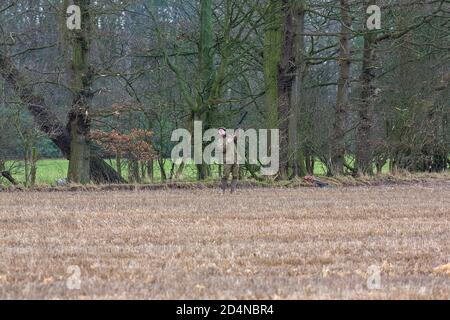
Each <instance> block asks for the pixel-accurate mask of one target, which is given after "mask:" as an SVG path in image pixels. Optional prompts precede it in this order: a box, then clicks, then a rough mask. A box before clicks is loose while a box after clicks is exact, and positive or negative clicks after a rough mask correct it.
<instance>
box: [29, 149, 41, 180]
mask: <svg viewBox="0 0 450 320" xmlns="http://www.w3.org/2000/svg"><path fill="white" fill-rule="evenodd" d="M38 157H39V155H38V153H37V149H36V147H33V148H32V149H31V157H30V186H32V187H33V186H35V185H36V174H37V162H38Z"/></svg>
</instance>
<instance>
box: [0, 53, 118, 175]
mask: <svg viewBox="0 0 450 320" xmlns="http://www.w3.org/2000/svg"><path fill="white" fill-rule="evenodd" d="M0 75H1V76H2V78H3V79H5V81H6V83H8V84H9V86H10V87H11V88H12V89H13V90H14V92H15V93H16V94H17V96H18V97H19V98H20V99H21V100H22V101H23V102H24V104H26V106H27V108H28V111H29V112H30V114H31V115H32V116H33V119H34V122H35V124H36V127H37V128H39V130H41V131H42V132H44V133H45V134H47V136H48V137H49V139H50V140H52V141H53V143H54V144H55V145H56V146H57V147H58V149H59V150H61V152H62V154H63V155H64V157H66V158H67V159H68V158H69V156H70V144H71V137H70V135H69V132H68V130H67V128H66V127H64V126H63V125H62V124H61V122H60V121H59V120H58V118H57V117H56V115H55V114H54V113H53V112H51V111H50V109H49V108H48V106H47V105H46V103H45V100H44V98H43V97H42V96H40V95H37V94H35V93H34V92H33V89H32V86H31V85H30V83H29V81H28V80H27V79H26V78H25V77H24V76H23V75H22V74H21V73H20V72H19V71H18V70H17V68H16V67H15V66H14V64H13V63H12V61H11V60H10V59H9V58H8V57H7V56H6V55H5V54H2V53H0ZM89 167H90V178H91V180H92V181H94V182H96V183H126V181H125V180H124V179H123V178H122V177H121V176H119V175H118V174H117V172H116V171H114V170H113V169H112V168H111V167H110V166H109V165H108V164H107V163H106V162H105V161H103V159H101V158H100V157H99V156H98V155H94V154H91V156H90V166H89Z"/></svg>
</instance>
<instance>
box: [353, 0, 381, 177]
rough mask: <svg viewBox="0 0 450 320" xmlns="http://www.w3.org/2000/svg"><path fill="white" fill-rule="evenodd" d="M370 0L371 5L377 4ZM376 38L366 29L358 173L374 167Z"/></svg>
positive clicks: (357, 161)
mask: <svg viewBox="0 0 450 320" xmlns="http://www.w3.org/2000/svg"><path fill="white" fill-rule="evenodd" d="M375 2H376V1H375V0H370V1H369V5H372V4H375ZM375 40H376V33H374V32H371V31H368V30H366V33H365V35H364V54H363V65H362V72H361V77H360V81H361V87H362V89H361V101H360V105H359V109H358V127H357V130H356V168H357V171H358V174H369V175H372V174H373V168H372V156H373V145H372V127H373V108H374V103H375V87H374V80H375V69H376V66H375Z"/></svg>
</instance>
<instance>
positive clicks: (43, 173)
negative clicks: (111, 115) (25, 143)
mask: <svg viewBox="0 0 450 320" xmlns="http://www.w3.org/2000/svg"><path fill="white" fill-rule="evenodd" d="M106 161H107V162H108V163H109V164H110V165H111V166H113V167H114V168H115V166H116V162H115V160H106ZM124 163H125V162H124ZM68 166H69V162H68V161H67V160H62V159H48V160H39V161H38V169H37V177H36V180H37V181H36V184H37V185H55V184H56V181H57V180H58V179H65V178H66V177H67V170H68ZM6 167H7V168H8V169H11V172H12V173H13V176H14V178H15V179H16V180H17V181H18V182H19V183H22V184H23V183H24V181H25V178H24V168H23V162H22V161H8V162H7V163H6ZM171 167H172V162H171V161H170V160H167V161H166V163H165V170H166V172H167V174H169V172H170V169H171ZM388 172H389V166H388V165H386V166H385V167H384V168H383V173H388ZM325 173H326V171H325V166H324V165H323V164H322V163H319V162H317V163H316V165H315V170H314V174H315V175H317V176H320V175H324V174H325ZM122 174H123V175H124V176H125V177H127V176H128V170H127V166H126V165H123V169H122ZM154 177H155V180H154V181H155V182H159V181H161V171H160V169H159V165H158V163H157V162H156V161H155V163H154ZM196 178H197V170H196V167H195V165H194V164H189V165H187V166H186V167H185V169H184V171H183V175H182V179H183V180H185V181H196ZM218 178H219V166H217V165H215V166H213V167H212V177H211V178H210V179H211V180H215V179H218ZM145 182H150V181H145Z"/></svg>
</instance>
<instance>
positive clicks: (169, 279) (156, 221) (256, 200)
mask: <svg viewBox="0 0 450 320" xmlns="http://www.w3.org/2000/svg"><path fill="white" fill-rule="evenodd" d="M0 235H1V237H0V251H1V254H0V298H1V299H13V298H14V299H15V298H19V299H24V298H27V299H28V298H31V299H36V298H37V299H67V298H68V299H102V298H106V299H109V298H113V299H134V298H137V299H222V298H223V299H235V298H237V299H253V298H257V299H317V298H320V299H359V298H362V299H378V298H382V299H415V298H418V299H449V298H450V265H448V263H450V184H448V183H441V184H436V185H433V184H431V185H417V186H378V187H370V188H362V187H355V188H332V189H323V190H320V189H311V188H299V189H257V190H241V191H240V192H239V194H237V195H233V196H231V195H227V196H225V197H223V196H221V195H220V194H219V193H218V192H216V191H212V190H167V191H140V192H139V191H136V192H130V191H128V192H65V193H64V192H54V193H45V192H36V193H0ZM71 266H75V269H74V268H71ZM371 266H372V267H371ZM370 267H371V268H370ZM77 271H80V274H79V276H78V273H77ZM377 271H379V280H380V282H378V277H377V275H378V274H377ZM78 280H79V281H78ZM368 280H371V281H369V282H370V283H372V284H374V285H375V289H372V290H369V289H368V287H367V283H368ZM74 283H75V284H78V285H79V289H77V288H78V285H75V286H74ZM378 284H379V286H377V285H378ZM74 287H75V288H74ZM376 288H378V289H376Z"/></svg>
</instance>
